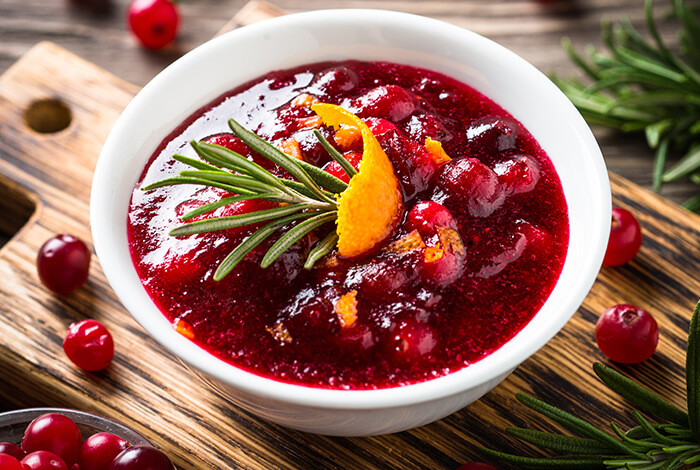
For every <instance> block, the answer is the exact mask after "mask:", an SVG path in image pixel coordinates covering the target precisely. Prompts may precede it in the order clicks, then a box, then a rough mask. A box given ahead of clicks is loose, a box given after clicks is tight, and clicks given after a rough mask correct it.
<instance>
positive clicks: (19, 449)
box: [0, 408, 175, 470]
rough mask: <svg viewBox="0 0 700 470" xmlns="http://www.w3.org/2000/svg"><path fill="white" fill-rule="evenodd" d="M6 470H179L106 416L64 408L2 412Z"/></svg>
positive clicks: (0, 446)
mask: <svg viewBox="0 0 700 470" xmlns="http://www.w3.org/2000/svg"><path fill="white" fill-rule="evenodd" d="M0 468H2V469H3V470H144V469H148V470H175V467H174V466H173V464H172V463H171V462H170V459H169V458H168V456H167V455H166V454H165V453H163V452H162V451H161V450H159V449H157V448H156V447H154V446H153V444H151V443H150V442H149V441H148V439H146V438H145V437H143V436H142V435H141V434H139V433H137V432H136V431H134V430H133V429H130V428H128V427H126V426H124V425H123V424H120V423H118V422H116V421H112V420H110V419H108V418H105V417H103V416H99V415H95V414H92V413H87V412H84V411H78V410H71V409H64V408H28V409H22V410H15V411H8V412H5V413H0Z"/></svg>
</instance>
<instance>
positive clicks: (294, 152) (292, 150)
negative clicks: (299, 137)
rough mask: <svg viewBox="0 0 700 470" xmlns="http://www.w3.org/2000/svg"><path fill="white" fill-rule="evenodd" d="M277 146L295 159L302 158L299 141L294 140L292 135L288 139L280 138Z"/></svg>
mask: <svg viewBox="0 0 700 470" xmlns="http://www.w3.org/2000/svg"><path fill="white" fill-rule="evenodd" d="M277 148H278V149H280V150H281V151H283V152H284V153H286V154H287V155H289V156H290V157H294V158H296V159H297V160H303V159H304V156H303V154H302V153H301V147H300V146H299V142H297V141H296V139H294V138H293V137H290V138H288V139H282V140H281V141H280V142H279V143H278V144H277Z"/></svg>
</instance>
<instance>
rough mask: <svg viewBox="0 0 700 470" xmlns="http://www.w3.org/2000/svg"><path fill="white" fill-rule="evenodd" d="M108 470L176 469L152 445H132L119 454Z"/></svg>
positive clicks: (165, 456) (166, 457)
mask: <svg viewBox="0 0 700 470" xmlns="http://www.w3.org/2000/svg"><path fill="white" fill-rule="evenodd" d="M108 470H175V467H174V466H173V464H172V462H171V461H170V459H169V458H168V456H167V455H165V454H164V453H163V452H161V451H160V450H158V449H156V448H155V447H150V446H141V445H139V446H132V447H127V448H126V449H124V450H123V451H122V452H121V453H120V454H119V455H117V456H116V457H115V458H114V460H113V461H112V463H111V464H110V465H109V468H108Z"/></svg>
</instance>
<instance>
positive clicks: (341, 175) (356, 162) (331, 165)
mask: <svg viewBox="0 0 700 470" xmlns="http://www.w3.org/2000/svg"><path fill="white" fill-rule="evenodd" d="M343 157H345V159H346V160H347V161H348V163H350V164H351V165H352V166H353V168H355V170H359V168H360V162H361V161H362V154H361V153H359V152H347V153H345V154H344V155H343ZM323 170H324V171H327V172H328V173H330V174H331V175H333V176H335V177H336V178H338V179H340V180H343V181H345V182H346V183H349V182H350V177H349V176H348V174H347V173H345V170H343V167H341V166H340V164H339V163H338V162H336V161H335V160H333V161H331V162H328V164H327V165H326V166H324V167H323Z"/></svg>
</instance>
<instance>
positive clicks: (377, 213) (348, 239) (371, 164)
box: [311, 103, 403, 258]
mask: <svg viewBox="0 0 700 470" xmlns="http://www.w3.org/2000/svg"><path fill="white" fill-rule="evenodd" d="M311 109H312V110H314V111H315V112H316V114H318V115H319V116H321V119H323V122H324V124H326V125H328V126H333V127H335V128H338V127H340V126H341V125H344V126H348V127H354V128H356V129H358V130H359V131H360V133H361V135H362V143H363V152H362V162H361V163H360V168H359V171H358V173H357V174H356V175H355V176H353V177H352V179H351V180H350V184H349V185H348V188H347V189H346V190H345V191H343V192H342V193H340V196H339V197H338V221H337V224H338V226H337V228H336V231H337V233H338V254H339V255H340V256H342V257H346V258H353V257H356V256H360V255H362V254H365V253H367V252H368V251H370V250H372V249H373V248H374V247H375V246H377V245H378V244H379V243H381V242H382V241H383V240H385V239H386V237H388V236H389V235H390V234H391V232H392V230H393V229H394V228H395V227H396V224H397V223H398V222H399V219H400V217H401V213H402V211H403V204H402V200H401V191H400V189H399V181H398V179H397V178H396V174H395V173H394V167H393V166H392V164H391V161H390V160H389V157H387V155H386V153H384V150H382V147H381V146H380V145H379V142H378V141H377V139H376V138H375V137H374V135H373V134H372V131H370V130H369V127H367V125H366V124H365V123H364V122H362V120H361V119H360V118H358V117H357V116H355V115H354V114H352V113H350V112H349V111H346V110H344V109H343V108H341V107H340V106H336V105H332V104H325V103H319V104H315V105H313V106H311Z"/></svg>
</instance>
